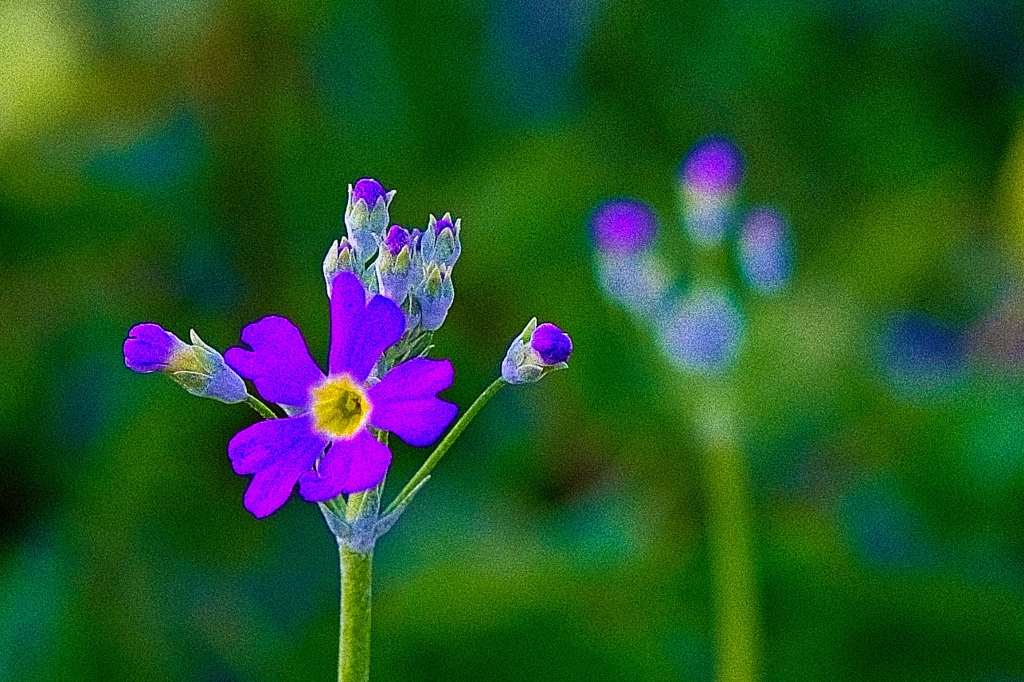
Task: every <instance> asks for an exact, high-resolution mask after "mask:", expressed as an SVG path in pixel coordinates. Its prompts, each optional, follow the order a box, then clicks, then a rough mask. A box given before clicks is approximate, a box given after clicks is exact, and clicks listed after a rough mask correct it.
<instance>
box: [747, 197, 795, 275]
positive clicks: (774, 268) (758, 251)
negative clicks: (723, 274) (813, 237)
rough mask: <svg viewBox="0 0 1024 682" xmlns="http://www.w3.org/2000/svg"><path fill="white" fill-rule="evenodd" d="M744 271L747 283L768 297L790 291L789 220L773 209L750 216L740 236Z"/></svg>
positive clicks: (790, 249) (757, 210) (756, 209)
mask: <svg viewBox="0 0 1024 682" xmlns="http://www.w3.org/2000/svg"><path fill="white" fill-rule="evenodd" d="M738 248H739V261H740V269H741V270H742V271H743V275H744V277H745V278H746V280H747V283H748V284H749V285H750V286H751V287H752V288H753V289H755V290H757V291H758V292H760V293H764V294H774V293H777V292H779V291H781V290H782V289H784V288H785V287H786V285H787V284H788V283H789V280H790V278H791V277H792V274H793V245H792V240H791V237H790V230H789V225H788V224H787V222H786V219H785V218H783V217H782V215H781V214H780V213H779V212H778V211H776V210H775V209H773V208H768V207H759V208H755V209H754V210H752V211H751V212H750V213H748V214H747V218H746V220H744V221H743V227H742V229H741V231H740V235H739V244H738Z"/></svg>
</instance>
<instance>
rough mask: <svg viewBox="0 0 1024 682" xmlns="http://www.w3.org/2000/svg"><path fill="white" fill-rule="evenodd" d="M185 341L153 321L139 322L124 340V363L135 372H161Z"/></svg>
mask: <svg viewBox="0 0 1024 682" xmlns="http://www.w3.org/2000/svg"><path fill="white" fill-rule="evenodd" d="M184 346H185V343H184V342H183V341H181V339H179V338H178V337H177V336H175V335H174V334H171V333H170V332H168V331H166V330H165V329H164V328H163V327H161V326H160V325H158V324H153V323H152V322H146V323H144V324H137V325H135V326H134V327H132V328H131V329H130V330H129V331H128V338H127V339H125V342H124V364H125V366H126V367H128V369H130V370H132V371H133V372H143V373H148V372H161V371H163V370H165V369H167V366H168V365H169V364H170V362H171V356H172V355H173V354H174V351H175V350H179V349H180V348H182V347H184Z"/></svg>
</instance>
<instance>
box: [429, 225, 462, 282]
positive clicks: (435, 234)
mask: <svg viewBox="0 0 1024 682" xmlns="http://www.w3.org/2000/svg"><path fill="white" fill-rule="evenodd" d="M461 233H462V219H461V218H460V219H458V220H456V221H455V222H454V223H453V222H452V216H451V214H450V213H445V214H444V215H443V216H442V217H441V218H440V219H437V218H434V216H430V221H429V222H428V224H427V229H426V231H425V232H424V233H423V237H422V239H421V242H420V250H421V251H422V253H423V260H424V262H427V263H429V262H431V261H433V262H435V263H438V264H440V265H444V266H447V267H448V269H449V270H450V269H451V268H452V266H454V265H455V261H457V260H458V259H459V255H460V254H461V253H462V243H461V242H460V240H459V236H460V234H461Z"/></svg>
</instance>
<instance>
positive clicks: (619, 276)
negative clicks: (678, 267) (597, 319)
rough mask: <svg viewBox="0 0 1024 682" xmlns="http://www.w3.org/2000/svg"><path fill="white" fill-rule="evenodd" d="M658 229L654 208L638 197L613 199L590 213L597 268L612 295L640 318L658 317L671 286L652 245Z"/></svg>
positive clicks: (599, 275) (602, 283)
mask: <svg viewBox="0 0 1024 682" xmlns="http://www.w3.org/2000/svg"><path fill="white" fill-rule="evenodd" d="M657 231H658V220H657V218H656V217H655V215H654V211H652V210H651V208H650V207H649V206H648V205H647V204H645V203H644V202H642V201H639V200H637V199H612V200H610V201H607V202H605V203H603V204H601V205H600V206H598V207H597V209H595V210H594V212H593V213H592V214H591V216H590V232H591V236H592V238H593V240H594V246H595V247H597V253H596V254H595V267H596V270H597V279H598V281H599V282H600V283H601V288H602V289H604V292H605V294H607V295H608V297H609V298H611V299H612V300H614V301H615V302H617V303H619V304H620V305H622V306H623V307H625V308H626V309H627V310H629V311H631V312H633V313H635V314H637V315H640V316H641V317H645V318H651V317H655V316H657V314H658V311H659V310H660V308H661V306H662V304H663V301H664V299H665V297H666V295H667V294H668V291H669V289H670V288H671V285H672V277H671V275H670V273H669V270H668V268H667V267H665V265H664V263H662V261H661V260H660V259H659V258H658V257H657V255H656V254H655V253H654V252H653V250H652V249H651V248H650V246H651V244H652V242H653V241H654V237H655V235H656V234H657Z"/></svg>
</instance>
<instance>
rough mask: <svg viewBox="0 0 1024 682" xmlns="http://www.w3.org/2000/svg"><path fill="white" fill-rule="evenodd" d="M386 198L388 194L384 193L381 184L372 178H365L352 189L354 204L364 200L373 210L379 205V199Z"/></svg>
mask: <svg viewBox="0 0 1024 682" xmlns="http://www.w3.org/2000/svg"><path fill="white" fill-rule="evenodd" d="M386 196H387V192H385V191H384V188H383V187H382V186H381V184H380V183H379V182H377V181H376V180H373V179H372V178H363V179H362V180H360V181H359V182H357V183H356V186H355V187H353V188H352V203H353V204H354V203H356V202H357V201H359V200H360V199H362V200H363V201H365V202H366V205H367V206H368V207H369V208H371V209H372V208H373V207H374V206H376V205H377V201H378V200H379V199H384V198H386Z"/></svg>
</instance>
